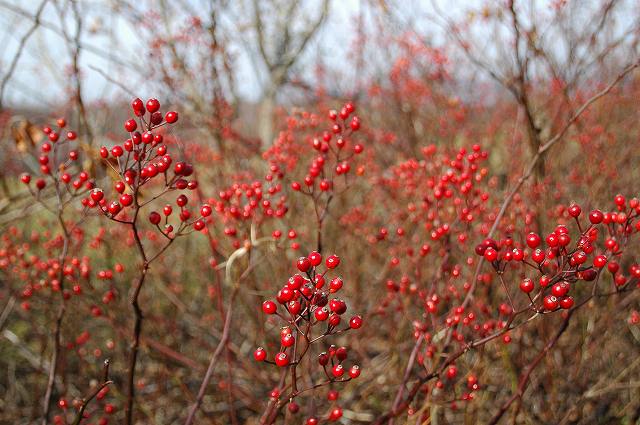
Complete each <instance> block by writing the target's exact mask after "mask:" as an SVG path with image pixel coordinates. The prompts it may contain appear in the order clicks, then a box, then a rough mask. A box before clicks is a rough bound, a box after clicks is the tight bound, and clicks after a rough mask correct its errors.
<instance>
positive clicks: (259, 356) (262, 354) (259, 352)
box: [253, 347, 267, 362]
mask: <svg viewBox="0 0 640 425" xmlns="http://www.w3.org/2000/svg"><path fill="white" fill-rule="evenodd" d="M253 358H254V359H256V361H259V362H263V361H264V360H265V359H266V358H267V352H266V351H265V350H264V348H262V347H258V348H256V351H254V352H253Z"/></svg>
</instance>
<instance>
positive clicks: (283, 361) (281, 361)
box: [275, 352, 289, 367]
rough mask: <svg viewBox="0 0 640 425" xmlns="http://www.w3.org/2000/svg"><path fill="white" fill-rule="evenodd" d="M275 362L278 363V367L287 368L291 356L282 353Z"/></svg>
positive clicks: (277, 355)
mask: <svg viewBox="0 0 640 425" xmlns="http://www.w3.org/2000/svg"><path fill="white" fill-rule="evenodd" d="M275 361H276V365H278V366H280V367H285V366H287V365H288V364H289V356H288V355H287V353H284V352H280V353H278V354H276V358H275Z"/></svg>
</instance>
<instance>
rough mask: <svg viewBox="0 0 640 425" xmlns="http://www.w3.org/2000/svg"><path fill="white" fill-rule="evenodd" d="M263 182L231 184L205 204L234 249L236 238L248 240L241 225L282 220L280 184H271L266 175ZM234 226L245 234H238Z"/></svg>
mask: <svg viewBox="0 0 640 425" xmlns="http://www.w3.org/2000/svg"><path fill="white" fill-rule="evenodd" d="M276 178H277V177H276ZM265 180H266V185H265V184H263V182H261V181H259V180H253V181H252V182H251V183H234V184H233V185H231V186H230V187H228V188H226V189H224V190H221V191H220V192H219V194H218V198H217V199H215V198H210V199H209V204H210V205H211V206H212V208H213V209H214V211H215V212H216V213H217V214H218V216H219V217H220V218H221V220H222V221H223V223H224V224H225V228H224V234H225V235H226V236H229V237H231V238H234V241H233V245H234V247H235V248H238V247H239V246H240V241H239V240H237V238H238V237H244V238H248V233H249V232H248V229H247V228H245V227H246V226H244V225H243V223H253V224H260V223H262V222H263V221H264V220H265V219H268V218H282V217H284V216H285V214H286V213H287V211H288V207H287V205H286V201H287V198H286V196H285V195H283V194H282V184H281V183H279V182H274V174H268V175H267V176H266V177H265ZM265 186H266V187H265ZM238 227H240V228H241V229H243V228H244V230H245V231H244V232H242V231H240V232H239V229H238Z"/></svg>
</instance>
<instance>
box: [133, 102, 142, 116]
mask: <svg viewBox="0 0 640 425" xmlns="http://www.w3.org/2000/svg"><path fill="white" fill-rule="evenodd" d="M131 108H132V109H133V113H134V114H136V115H137V116H142V115H144V112H145V110H144V103H143V102H142V100H140V99H139V98H135V99H133V102H131Z"/></svg>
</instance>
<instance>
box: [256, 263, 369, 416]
mask: <svg viewBox="0 0 640 425" xmlns="http://www.w3.org/2000/svg"><path fill="white" fill-rule="evenodd" d="M322 260H323V258H322V255H321V254H320V253H319V252H316V251H313V252H311V253H310V254H309V255H308V256H306V257H300V258H299V259H298V261H297V263H296V266H297V268H298V270H299V271H300V273H298V274H295V275H293V276H291V277H290V278H289V280H288V281H287V283H286V284H285V285H284V286H283V287H282V288H281V289H280V290H279V291H278V294H277V296H276V301H272V300H267V301H264V303H263V304H262V311H263V312H264V313H265V314H267V315H269V316H272V315H273V316H277V317H279V318H280V319H281V320H282V321H283V322H285V324H286V325H285V326H283V327H282V328H281V329H280V349H279V350H278V352H277V353H275V355H273V361H271V360H269V359H268V357H269V355H268V353H267V351H266V350H265V349H264V348H262V347H259V348H257V349H256V350H255V351H254V358H255V360H257V361H259V362H266V363H270V364H274V365H276V366H278V367H280V368H293V369H294V370H293V371H292V377H293V378H292V382H290V383H289V384H288V385H284V383H283V384H282V385H284V386H282V387H280V388H277V389H275V390H274V391H273V392H272V393H271V394H270V397H271V398H272V399H273V400H272V410H271V414H275V415H277V411H278V409H279V408H282V407H283V405H284V403H286V402H288V403H289V410H290V411H291V412H293V413H295V412H297V411H298V410H299V406H298V405H297V404H294V401H293V399H294V398H296V397H297V396H298V395H299V394H301V393H303V392H304V391H306V390H305V389H302V388H299V387H298V386H299V382H298V381H297V380H298V378H297V374H298V373H299V372H300V370H299V369H298V371H296V368H297V367H298V366H303V365H304V366H307V365H308V363H306V362H305V363H303V359H304V358H305V356H307V354H309V350H310V348H311V347H312V346H313V345H314V344H318V343H320V342H323V340H324V339H325V338H326V337H328V336H331V335H336V334H340V333H343V332H347V331H349V330H353V329H359V328H360V327H361V326H362V324H363V320H362V318H361V317H360V316H358V315H354V316H352V317H351V318H350V319H349V321H348V323H346V324H345V325H343V326H341V323H342V322H343V315H344V314H345V313H346V312H347V304H346V302H345V301H344V300H342V299H340V298H338V297H335V295H334V294H336V293H338V292H339V291H340V290H341V289H342V288H343V285H344V282H343V280H342V278H341V277H339V276H335V277H332V278H331V279H329V277H328V276H327V272H328V271H329V270H333V269H335V268H336V267H338V265H339V264H340V258H339V257H338V256H337V255H330V256H328V257H327V258H326V260H325V261H324V265H325V267H326V269H325V270H324V271H321V270H320V267H321V265H322V263H323V261H322ZM315 329H319V330H320V331H319V332H314V330H315ZM347 356H348V349H347V348H346V347H336V346H335V345H331V346H329V347H328V349H327V350H326V351H323V352H321V353H319V354H318V358H317V365H319V366H320V369H321V372H320V373H317V371H316V370H314V369H313V368H308V369H304V370H302V372H303V373H306V374H308V375H310V377H311V378H312V379H314V380H318V379H319V377H322V378H321V379H319V380H318V382H316V383H315V384H314V385H313V387H311V388H317V387H322V386H330V385H332V384H334V383H338V382H347V381H349V380H351V379H355V378H357V377H358V376H360V367H359V366H358V365H355V364H354V365H351V366H346V365H345V364H344V363H345V360H346V359H347ZM287 388H288V389H290V392H289V394H288V396H287V397H286V398H284V399H281V398H280V394H281V393H282V392H283V391H284V390H286V389H287ZM337 398H338V393H337V392H336V391H330V392H329V400H331V401H336V400H337ZM340 416H342V413H341V409H340V408H339V407H337V406H334V407H333V408H332V410H331V411H330V412H329V415H328V418H329V419H330V420H337V419H338V418H339V417H340ZM309 420H310V421H311V422H309ZM314 420H315V418H310V419H308V421H307V423H314V422H313V421H314ZM316 423H317V422H316Z"/></svg>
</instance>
